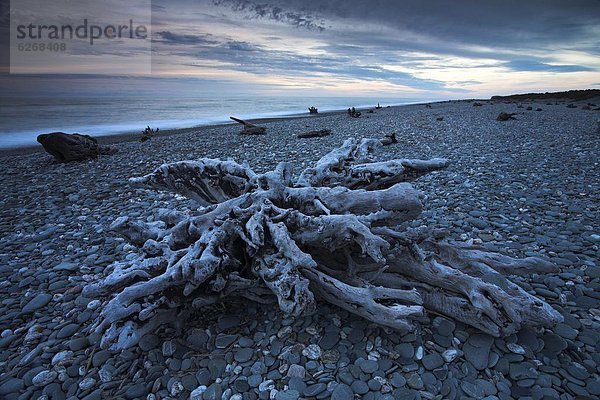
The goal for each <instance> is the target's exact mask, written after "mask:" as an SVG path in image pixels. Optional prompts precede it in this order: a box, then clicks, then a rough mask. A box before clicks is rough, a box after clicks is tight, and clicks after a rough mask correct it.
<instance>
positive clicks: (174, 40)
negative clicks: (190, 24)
mask: <svg viewBox="0 0 600 400" xmlns="http://www.w3.org/2000/svg"><path fill="white" fill-rule="evenodd" d="M152 40H154V41H159V42H163V43H168V44H184V45H189V44H192V45H198V44H216V43H218V42H217V41H216V40H214V38H213V36H212V35H210V34H202V35H181V34H178V33H173V32H169V31H160V32H156V33H155V34H154V37H153V39H152Z"/></svg>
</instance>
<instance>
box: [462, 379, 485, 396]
mask: <svg viewBox="0 0 600 400" xmlns="http://www.w3.org/2000/svg"><path fill="white" fill-rule="evenodd" d="M460 387H461V389H462V390H463V392H465V393H466V394H467V395H469V396H470V397H474V398H476V399H482V398H483V397H484V396H485V391H484V390H483V388H482V387H481V386H479V385H477V383H473V382H469V381H466V380H463V381H462V382H461V384H460Z"/></svg>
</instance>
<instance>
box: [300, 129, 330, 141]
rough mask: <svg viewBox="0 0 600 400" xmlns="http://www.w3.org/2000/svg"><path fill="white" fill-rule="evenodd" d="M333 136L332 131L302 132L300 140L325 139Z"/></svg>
mask: <svg viewBox="0 0 600 400" xmlns="http://www.w3.org/2000/svg"><path fill="white" fill-rule="evenodd" d="M329 135H331V129H321V130H318V131H308V132H302V133H299V134H298V138H299V139H306V138H313V137H323V136H329Z"/></svg>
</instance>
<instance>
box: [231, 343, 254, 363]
mask: <svg viewBox="0 0 600 400" xmlns="http://www.w3.org/2000/svg"><path fill="white" fill-rule="evenodd" d="M252 356H254V349H251V348H247V347H244V348H241V349H239V350H237V351H236V352H235V353H234V356H233V358H234V359H235V361H237V362H239V363H244V362H246V361H250V360H251V359H252Z"/></svg>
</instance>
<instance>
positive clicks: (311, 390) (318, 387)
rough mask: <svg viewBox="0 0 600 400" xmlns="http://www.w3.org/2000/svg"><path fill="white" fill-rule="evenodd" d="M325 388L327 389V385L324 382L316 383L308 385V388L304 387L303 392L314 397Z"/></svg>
mask: <svg viewBox="0 0 600 400" xmlns="http://www.w3.org/2000/svg"><path fill="white" fill-rule="evenodd" d="M325 389H327V385H325V384H324V383H316V384H314V385H310V386H307V387H306V389H304V393H303V394H304V396H308V397H313V396H316V395H318V394H319V393H322V392H324V391H325Z"/></svg>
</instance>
